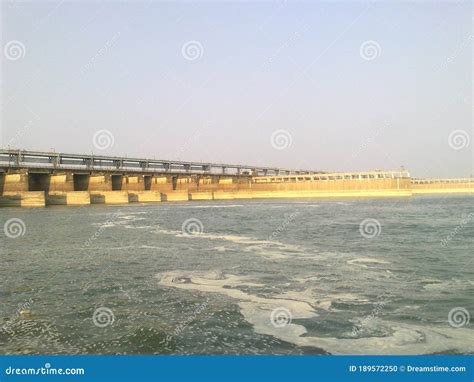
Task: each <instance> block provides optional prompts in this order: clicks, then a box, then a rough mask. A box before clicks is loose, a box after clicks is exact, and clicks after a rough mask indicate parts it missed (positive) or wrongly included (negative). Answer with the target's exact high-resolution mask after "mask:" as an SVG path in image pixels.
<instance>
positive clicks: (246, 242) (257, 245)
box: [155, 229, 318, 259]
mask: <svg viewBox="0 0 474 382" xmlns="http://www.w3.org/2000/svg"><path fill="white" fill-rule="evenodd" d="M155 232H156V233H161V234H165V235H174V236H175V237H180V238H186V239H208V240H217V241H228V242H231V243H234V244H239V245H243V246H244V248H242V251H244V252H253V253H257V254H259V255H261V256H263V257H267V258H270V259H285V258H288V257H290V256H302V257H308V256H309V257H312V258H314V259H315V258H316V257H317V256H318V255H316V254H314V253H305V249H304V248H303V247H302V246H299V245H293V244H285V243H281V242H279V241H273V240H261V239H255V238H252V237H249V236H238V235H219V234H212V233H206V232H203V233H197V234H192V235H189V234H184V233H183V232H182V231H175V230H166V229H159V230H155Z"/></svg>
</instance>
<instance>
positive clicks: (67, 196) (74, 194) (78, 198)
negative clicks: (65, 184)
mask: <svg viewBox="0 0 474 382" xmlns="http://www.w3.org/2000/svg"><path fill="white" fill-rule="evenodd" d="M87 204H91V199H90V193H89V192H88V191H67V192H65V191H50V192H48V193H47V194H46V205H68V206H78V205H87Z"/></svg>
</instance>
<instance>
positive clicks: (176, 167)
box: [0, 149, 319, 176]
mask: <svg viewBox="0 0 474 382" xmlns="http://www.w3.org/2000/svg"><path fill="white" fill-rule="evenodd" d="M18 169H26V170H33V171H44V172H48V171H61V170H64V171H65V170H68V171H76V172H77V171H85V172H90V171H101V172H116V173H120V172H132V173H138V174H153V173H162V174H203V175H214V174H215V175H219V174H221V175H227V176H241V175H251V176H259V175H263V176H267V175H276V176H278V175H306V174H317V173H319V172H316V171H307V170H292V169H286V168H275V167H261V166H248V165H235V164H225V163H202V162H187V161H174V160H161V159H146V158H128V157H115V156H103V155H93V154H91V155H84V154H66V153H56V152H40V151H24V150H11V149H0V171H2V172H8V171H9V170H18Z"/></svg>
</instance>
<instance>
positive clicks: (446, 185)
mask: <svg viewBox="0 0 474 382" xmlns="http://www.w3.org/2000/svg"><path fill="white" fill-rule="evenodd" d="M412 189H413V193H414V194H470V193H474V182H469V181H467V180H466V181H465V182H448V181H445V182H429V183H428V182H427V183H413V184H412Z"/></svg>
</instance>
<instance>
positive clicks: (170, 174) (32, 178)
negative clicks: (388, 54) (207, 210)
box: [0, 150, 474, 207]
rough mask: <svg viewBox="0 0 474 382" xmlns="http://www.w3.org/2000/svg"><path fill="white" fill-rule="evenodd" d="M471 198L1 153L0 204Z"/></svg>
mask: <svg viewBox="0 0 474 382" xmlns="http://www.w3.org/2000/svg"><path fill="white" fill-rule="evenodd" d="M461 192H462V193H472V192H474V180H473V179H456V180H451V179H440V180H433V179H429V180H423V179H412V178H411V176H410V173H409V172H408V171H406V170H397V171H372V172H356V173H324V172H321V171H310V170H291V169H283V168H274V167H259V166H247V165H232V164H214V163H200V162H184V161H169V160H156V159H142V158H127V157H110V156H94V155H79V154H62V153H48V152H34V151H20V150H0V206H23V207H42V206H45V205H85V204H101V203H105V204H122V203H147V202H173V201H188V200H191V201H196V200H199V201H202V200H229V199H256V198H343V197H347V198H357V197H407V196H412V195H414V194H423V193H461Z"/></svg>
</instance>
